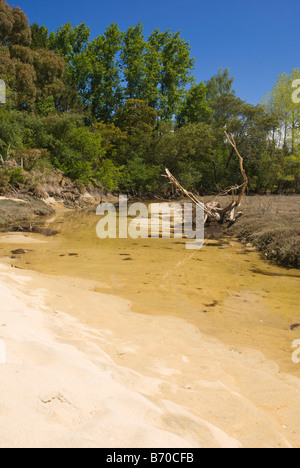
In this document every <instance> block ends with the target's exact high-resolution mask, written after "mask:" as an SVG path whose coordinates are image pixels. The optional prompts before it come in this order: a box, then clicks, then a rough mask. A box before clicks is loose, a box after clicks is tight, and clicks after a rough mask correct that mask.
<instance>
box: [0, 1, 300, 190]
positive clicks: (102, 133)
mask: <svg viewBox="0 0 300 468" xmlns="http://www.w3.org/2000/svg"><path fill="white" fill-rule="evenodd" d="M190 53H191V49H190V45H189V43H188V42H186V41H185V40H184V39H183V38H182V37H181V32H175V33H173V32H171V31H170V30H167V31H160V30H159V29H155V30H154V31H153V32H152V33H151V34H150V36H149V37H148V38H145V36H144V30H143V25H142V24H141V23H139V24H138V25H136V26H131V27H130V28H128V30H127V31H121V30H120V29H119V27H118V25H117V24H114V23H113V24H111V25H109V26H108V27H107V29H106V30H105V31H104V33H103V34H99V35H98V36H97V37H96V38H95V39H94V40H90V28H89V27H88V26H87V25H86V24H85V23H82V24H80V25H78V26H75V27H73V26H72V25H71V24H70V23H67V24H65V25H62V26H61V27H60V28H58V30H57V31H52V32H50V33H49V31H48V29H47V27H46V26H40V25H38V24H37V23H34V24H33V25H32V26H31V27H30V26H29V23H28V19H27V17H26V15H25V13H23V12H22V10H20V9H19V8H12V7H10V6H9V5H8V3H7V2H6V1H5V0H0V79H3V80H5V82H6V87H7V104H6V105H5V106H3V105H0V155H1V157H0V163H1V166H2V169H1V172H0V174H1V184H2V185H1V187H2V190H3V187H5V186H7V184H10V182H12V183H13V184H15V185H16V186H18V185H20V186H21V185H22V183H23V176H24V173H23V172H22V171H19V170H16V171H15V172H14V173H8V172H7V171H13V170H15V169H14V168H15V165H23V166H24V169H25V171H31V170H33V169H35V168H36V167H40V168H42V167H48V168H49V167H50V168H58V169H60V170H61V171H63V174H64V175H65V176H68V177H70V178H71V179H73V180H75V181H76V180H77V181H79V182H80V184H83V185H86V186H87V185H88V184H90V183H91V182H92V183H93V184H94V185H95V186H103V187H104V188H105V189H106V190H110V191H118V190H123V191H128V192H132V193H142V192H149V191H158V190H160V189H161V188H162V187H164V181H163V179H162V178H161V173H162V171H163V169H164V167H168V168H169V169H170V170H171V171H172V172H173V173H174V175H175V176H176V177H177V178H178V179H179V181H180V182H181V183H182V184H183V185H184V186H185V187H186V188H188V189H192V190H196V191H199V192H201V193H207V192H215V191H223V190H224V189H225V188H227V187H230V186H232V185H234V184H238V185H239V184H240V183H242V180H241V173H240V167H239V163H238V160H237V156H236V154H235V152H234V150H233V148H232V147H231V146H230V145H229V144H228V142H227V140H226V138H225V137H224V131H225V130H226V131H227V132H229V133H232V134H233V135H234V137H235V140H236V142H237V145H238V148H239V150H240V153H241V154H242V155H243V157H244V165H245V168H246V171H247V175H248V177H249V186H250V189H251V190H252V191H255V192H280V191H289V192H295V191H299V189H300V159H299V158H300V135H299V128H300V105H299V104H297V103H293V101H292V99H291V97H292V93H293V91H294V89H293V88H292V83H293V81H294V80H296V79H299V78H300V72H299V70H298V69H293V70H292V71H291V72H290V73H289V74H286V73H283V74H281V75H280V77H279V78H278V80H277V82H276V83H275V85H274V86H273V89H272V91H271V92H270V93H269V94H268V96H267V97H266V98H265V100H264V102H263V103H262V105H257V106H253V105H251V104H248V103H247V102H244V101H242V100H241V99H240V98H239V97H237V96H236V93H235V91H234V90H233V82H234V78H232V77H231V76H230V72H229V69H228V68H226V69H225V70H223V69H220V70H219V71H218V72H217V73H216V74H215V75H214V76H213V77H212V78H211V79H210V80H208V81H206V82H200V83H198V84H196V83H195V80H194V78H193V76H192V70H193V68H194V64H195V62H194V59H193V58H191V55H190ZM9 164H11V166H10V167H8V165H9ZM3 166H4V168H3ZM18 171H19V172H18Z"/></svg>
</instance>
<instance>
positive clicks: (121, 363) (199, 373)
mask: <svg viewBox="0 0 300 468" xmlns="http://www.w3.org/2000/svg"><path fill="white" fill-rule="evenodd" d="M19 240H20V239H19V237H18V241H19ZM0 294H1V307H0V339H1V340H2V342H3V343H5V347H6V353H7V362H6V363H5V364H0V373H1V380H0V382H1V383H0V422H1V424H0V446H1V447H106V448H113V447H136V448H139V447H159V448H165V447H168V448H179V447H182V448H188V447H222V448H225V447H226V448H227V447H230V448H231V447H232V448H241V447H299V446H300V436H299V434H300V420H299V414H300V413H299V409H300V403H299V402H300V398H299V393H300V380H299V379H298V378H297V377H294V376H291V375H287V374H282V373H281V372H280V370H279V368H278V366H277V364H275V363H274V362H271V361H269V360H267V359H266V358H265V356H264V355H263V354H262V353H260V352H256V351H254V350H250V349H244V348H239V349H237V348H234V347H230V346H228V345H227V344H226V345H225V344H223V343H221V342H220V341H218V340H214V339H212V338H209V337H206V336H204V335H203V334H201V333H200V331H199V330H198V329H197V328H196V327H194V326H193V325H191V324H188V323H187V322H185V321H184V320H182V319H179V318H175V317H169V316H168V317H167V316H148V315H143V314H136V313H135V312H134V311H132V310H131V304H130V303H129V302H128V301H126V300H123V299H121V298H118V297H114V296H111V295H106V294H101V293H99V292H96V291H95V284H93V282H91V281H82V280H79V279H76V278H67V277H55V276H47V275H42V274H40V273H35V272H31V271H30V272H29V271H26V270H19V269H16V268H12V267H11V265H10V264H8V263H7V264H6V263H5V262H4V263H3V264H1V266H0Z"/></svg>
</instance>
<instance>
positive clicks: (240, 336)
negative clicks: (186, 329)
mask: <svg viewBox="0 0 300 468" xmlns="http://www.w3.org/2000/svg"><path fill="white" fill-rule="evenodd" d="M98 221H99V218H97V217H96V215H95V214H94V213H86V214H83V213H75V214H74V213H68V214H61V215H58V216H56V217H54V218H51V219H48V221H47V222H46V227H48V228H51V229H57V230H58V231H59V234H58V235H57V236H55V237H51V238H42V237H41V236H38V235H35V236H36V237H38V238H39V239H41V238H42V239H43V240H46V241H47V242H46V243H41V244H34V245H33V246H32V247H28V246H24V245H17V246H16V245H15V244H14V245H12V244H11V245H10V244H5V245H4V244H2V245H1V244H0V255H1V256H5V255H8V254H9V252H10V251H11V250H13V249H16V248H29V249H30V248H32V249H33V251H31V252H27V253H26V254H25V255H18V256H16V258H12V259H11V264H12V265H15V266H18V267H20V268H26V269H33V270H36V271H39V272H41V273H46V274H52V275H64V276H76V277H81V278H85V279H91V280H94V281H96V282H97V283H98V286H97V287H96V288H95V290H96V291H99V292H104V293H109V294H114V295H118V296H121V297H123V298H126V299H129V300H130V301H131V302H132V309H133V310H134V311H135V312H138V313H143V314H151V315H171V316H176V317H181V318H184V319H185V320H187V321H188V322H190V323H193V324H194V325H196V326H197V327H198V328H199V329H200V330H201V332H202V333H204V334H207V335H210V336H212V337H214V338H217V339H219V340H221V341H222V342H225V343H227V344H229V345H230V346H231V347H232V351H233V352H239V349H240V348H241V347H249V348H254V349H256V350H259V351H261V352H263V353H264V354H265V356H266V357H267V358H268V359H271V360H273V361H275V362H276V363H278V364H279V366H280V370H281V371H283V372H289V373H293V374H295V375H297V376H299V375H300V365H296V364H294V363H293V362H292V353H293V349H292V343H293V341H294V340H296V339H300V328H295V329H294V330H293V331H291V330H290V326H291V325H292V324H295V323H300V307H299V302H300V301H299V299H300V294H299V292H300V290H299V278H300V272H299V271H298V270H293V269H285V268H281V267H278V266H275V265H272V264H270V263H268V262H266V261H264V260H263V259H262V258H261V256H260V254H259V253H257V252H255V251H249V249H245V247H244V246H243V245H242V244H240V243H239V242H237V241H236V240H232V239H230V238H225V239H223V240H222V241H220V240H217V241H207V242H206V244H205V245H204V247H203V248H202V249H201V250H198V251H189V250H186V249H185V241H184V240H178V239H146V240H145V239H138V240H132V239H122V240H121V239H106V240H100V239H98V238H97V235H96V225H97V222H98ZM187 339H188V337H187Z"/></svg>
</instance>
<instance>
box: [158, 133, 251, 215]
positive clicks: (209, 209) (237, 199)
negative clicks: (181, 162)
mask: <svg viewBox="0 0 300 468" xmlns="http://www.w3.org/2000/svg"><path fill="white" fill-rule="evenodd" d="M225 135H226V138H227V140H228V142H229V143H230V145H231V146H232V147H233V149H234V151H235V152H236V154H237V156H238V158H239V162H240V170H241V174H242V176H243V179H244V183H243V184H242V185H239V186H238V185H235V186H234V187H231V188H230V189H229V190H227V192H225V194H223V195H226V194H228V193H230V192H231V193H232V202H231V203H230V205H228V206H226V207H225V208H222V207H221V206H220V204H219V203H217V202H210V203H203V202H202V201H201V200H200V198H199V197H198V195H195V194H194V193H192V192H189V191H188V190H186V189H185V188H184V187H182V185H180V183H179V182H178V180H177V179H176V178H175V177H174V176H173V175H172V174H171V172H170V171H169V169H166V175H164V177H167V178H168V179H169V180H170V183H171V184H172V185H173V186H175V187H176V188H177V189H178V190H180V192H182V193H183V194H184V195H185V196H186V197H188V198H189V199H190V200H191V201H192V202H193V203H194V204H195V205H198V206H201V207H203V208H204V211H205V222H207V221H215V222H216V221H217V222H220V223H222V222H224V220H225V218H226V215H227V214H229V217H228V221H229V222H230V224H233V223H234V222H235V221H236V220H237V219H238V218H239V217H240V216H241V215H242V213H238V215H237V216H236V215H235V210H236V208H237V207H239V206H240V205H241V202H242V199H243V197H244V195H245V193H246V190H247V187H248V177H247V174H246V171H245V169H244V159H243V158H242V156H241V155H240V153H239V151H238V148H237V145H236V142H235V139H234V136H233V135H232V134H231V135H230V136H229V135H228V133H227V132H225ZM240 189H241V192H240V194H239V195H237V194H238V191H239V190H240Z"/></svg>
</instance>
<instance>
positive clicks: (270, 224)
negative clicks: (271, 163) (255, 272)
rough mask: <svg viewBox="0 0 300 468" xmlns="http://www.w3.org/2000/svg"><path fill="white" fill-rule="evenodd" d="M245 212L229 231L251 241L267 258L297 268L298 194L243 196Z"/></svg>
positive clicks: (299, 239) (299, 249)
mask: <svg viewBox="0 0 300 468" xmlns="http://www.w3.org/2000/svg"><path fill="white" fill-rule="evenodd" d="M241 211H243V213H244V215H243V216H242V217H241V218H240V219H238V220H237V222H236V223H235V224H234V225H233V226H232V227H231V228H230V229H229V233H231V234H233V235H234V236H235V237H237V238H239V239H240V240H242V241H243V242H244V243H248V242H250V243H252V244H253V245H254V246H255V247H256V248H257V249H258V250H259V251H260V252H262V254H263V255H264V257H265V259H266V260H271V261H273V262H275V263H277V264H279V265H282V266H285V267H292V268H300V196H299V195H293V196H291V195H290V196H288V195H264V196H259V195H257V196H253V197H245V198H244V199H243V204H242V207H241Z"/></svg>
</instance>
